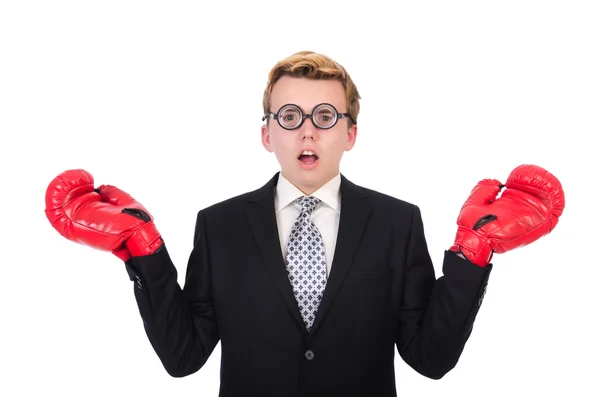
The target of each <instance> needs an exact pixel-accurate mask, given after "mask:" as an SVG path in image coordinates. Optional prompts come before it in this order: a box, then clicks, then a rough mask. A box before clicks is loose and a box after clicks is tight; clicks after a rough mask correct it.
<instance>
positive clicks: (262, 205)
mask: <svg viewBox="0 0 600 397" xmlns="http://www.w3.org/2000/svg"><path fill="white" fill-rule="evenodd" d="M278 179H279V172H277V173H276V174H275V175H274V176H273V178H271V180H270V181H269V182H267V183H266V184H265V185H264V186H263V187H261V188H260V189H258V190H256V191H254V192H253V193H251V194H250V195H249V200H248V206H247V210H246V215H247V217H248V221H249V223H250V228H251V230H252V233H253V235H254V239H255V241H256V244H257V245H258V247H259V250H260V253H261V255H262V257H263V260H264V264H265V267H266V269H267V272H268V273H269V275H270V276H271V279H272V280H273V283H274V284H275V286H276V287H277V289H278V290H279V293H280V294H281V296H282V298H283V300H284V301H285V302H286V304H287V305H288V307H289V309H290V311H291V313H292V315H293V316H294V318H296V320H297V321H298V324H299V325H300V326H301V328H302V329H303V330H305V332H307V333H308V331H306V327H305V326H304V321H303V320H302V315H301V314H300V310H299V309H298V303H297V302H296V298H295V296H294V292H293V289H292V286H291V284H290V281H289V279H288V274H287V269H286V266H285V260H284V258H283V255H282V251H281V244H280V241H279V234H278V230H277V218H276V216H275V197H274V194H275V187H276V186H277V180H278ZM340 190H341V212H340V225H339V230H338V235H337V242H336V248H335V253H334V257H333V263H332V267H331V273H330V275H329V278H328V280H327V285H326V287H325V291H324V294H323V299H322V300H321V303H320V305H319V310H318V311H317V315H316V318H315V321H314V324H313V327H312V328H311V332H310V334H309V335H313V334H314V333H315V331H316V329H317V328H318V327H319V325H320V324H321V322H322V321H323V318H324V317H325V316H326V315H327V311H328V310H329V308H330V307H331V304H332V303H333V301H334V300H335V296H336V295H337V293H338V291H339V289H340V287H341V286H342V284H343V282H344V279H345V277H346V274H347V273H348V270H349V269H350V266H351V264H352V261H353V258H354V255H355V254H356V249H357V248H358V245H359V243H360V239H361V236H362V235H363V232H364V229H365V227H366V225H367V220H368V218H369V214H370V212H371V208H370V206H369V205H368V200H365V199H366V198H367V196H366V194H365V192H364V190H363V189H361V188H360V187H358V186H356V185H354V184H353V183H352V182H350V181H348V180H347V179H346V178H345V177H344V176H343V175H341V184H340Z"/></svg>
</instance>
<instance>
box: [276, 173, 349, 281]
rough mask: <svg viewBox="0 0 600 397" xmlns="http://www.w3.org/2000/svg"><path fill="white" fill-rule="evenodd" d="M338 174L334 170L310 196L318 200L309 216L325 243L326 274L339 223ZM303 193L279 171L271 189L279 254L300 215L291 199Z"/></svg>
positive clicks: (284, 253)
mask: <svg viewBox="0 0 600 397" xmlns="http://www.w3.org/2000/svg"><path fill="white" fill-rule="evenodd" d="M340 182H341V177H340V174H339V173H338V174H337V175H336V176H335V177H334V178H333V179H331V180H330V181H329V182H327V183H326V184H324V185H323V186H321V187H320V188H319V189H318V190H317V191H316V192H314V193H313V194H312V195H311V196H313V197H317V198H318V199H320V200H321V202H320V203H319V205H317V207H316V208H315V209H314V210H313V212H312V213H311V216H310V219H311V220H312V221H313V223H314V224H315V226H316V227H317V228H318V229H319V231H320V232H321V236H322V237H323V243H324V244H325V257H326V259H327V277H328V278H329V274H330V273H331V263H332V262H333V253H334V252H335V243H336V241H337V234H338V226H339V224H340V208H341V194H340ZM301 196H306V195H305V194H304V193H303V192H302V191H301V190H300V189H298V188H297V187H296V186H295V185H293V184H292V183H291V182H290V181H289V180H287V179H286V178H285V177H284V176H283V175H282V174H281V173H280V174H279V179H278V181H277V187H276V189H275V215H276V217H277V229H278V231H279V241H280V242H281V250H282V254H283V258H284V259H285V258H286V256H287V244H288V240H289V238H290V233H291V231H292V227H293V226H294V222H296V219H297V218H298V215H300V210H301V207H300V205H299V204H296V203H295V202H294V200H295V199H297V198H298V197H301Z"/></svg>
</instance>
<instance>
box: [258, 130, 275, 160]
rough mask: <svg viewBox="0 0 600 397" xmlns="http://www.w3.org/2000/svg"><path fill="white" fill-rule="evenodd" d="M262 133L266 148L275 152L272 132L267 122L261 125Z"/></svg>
mask: <svg viewBox="0 0 600 397" xmlns="http://www.w3.org/2000/svg"><path fill="white" fill-rule="evenodd" d="M260 135H261V141H262V144H263V146H264V147H265V149H267V151H269V152H271V153H273V147H272V145H271V133H270V132H269V127H268V126H267V124H264V125H263V126H261V127H260Z"/></svg>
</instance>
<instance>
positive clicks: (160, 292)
mask: <svg viewBox="0 0 600 397" xmlns="http://www.w3.org/2000/svg"><path fill="white" fill-rule="evenodd" d="M125 265H126V269H127V272H128V274H129V276H130V279H131V280H132V281H133V284H134V293H135V298H136V301H137V304H138V308H139V312H140V315H141V317H142V320H143V324H144V329H145V331H146V334H147V336H148V339H149V340H150V343H151V344H152V347H153V348H154V351H155V352H156V354H157V355H158V357H159V358H160V360H161V362H162V364H163V366H164V368H165V370H166V371H167V372H168V373H169V374H170V375H171V376H173V377H183V376H187V375H190V374H192V373H194V372H196V371H198V370H199V369H200V368H202V366H203V365H204V364H205V363H206V361H207V360H208V358H209V356H210V355H211V353H212V351H213V350H214V348H215V346H216V345H217V343H218V341H219V331H218V327H217V320H216V316H215V310H214V300H213V291H212V284H211V270H210V264H209V254H208V244H207V238H206V228H205V221H204V215H203V213H202V211H201V212H199V213H198V217H197V221H196V229H195V235H194V247H193V250H192V253H191V255H190V258H189V262H188V267H187V273H186V279H185V287H184V289H183V290H182V289H181V287H180V286H179V284H178V283H177V270H176V268H175V266H174V265H173V263H172V261H171V258H170V257H169V253H168V252H167V248H166V246H165V245H164V244H163V246H162V247H161V248H160V249H159V250H158V251H157V252H155V253H153V254H152V255H148V256H142V257H133V258H132V259H131V260H129V261H127V262H126V264H125Z"/></svg>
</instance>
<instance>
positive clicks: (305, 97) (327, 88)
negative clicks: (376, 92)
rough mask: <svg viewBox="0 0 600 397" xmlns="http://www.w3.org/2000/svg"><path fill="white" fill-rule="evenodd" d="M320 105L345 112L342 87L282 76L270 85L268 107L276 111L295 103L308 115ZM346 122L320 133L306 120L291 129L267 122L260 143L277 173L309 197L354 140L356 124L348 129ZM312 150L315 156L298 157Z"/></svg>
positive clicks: (333, 172) (330, 82) (333, 82)
mask: <svg viewBox="0 0 600 397" xmlns="http://www.w3.org/2000/svg"><path fill="white" fill-rule="evenodd" d="M321 103H329V104H331V105H333V106H334V107H335V108H336V109H337V111H338V112H339V113H346V112H347V111H348V109H347V108H346V96H345V93H344V87H343V85H342V83H341V82H339V81H337V80H310V79H306V78H296V77H289V76H283V77H281V78H280V79H279V80H278V81H277V82H276V83H275V85H274V86H273V91H272V92H271V108H270V109H269V111H271V112H273V113H277V111H278V110H279V109H280V108H281V107H282V106H283V105H286V104H295V105H297V106H298V107H300V109H302V113H304V114H311V113H312V111H313V109H314V108H315V106H317V105H318V104H321ZM349 123H350V120H349V119H347V118H341V119H339V120H338V121H337V124H335V126H333V128H330V129H326V130H322V129H319V128H317V127H315V125H314V124H313V123H312V122H311V120H310V119H306V120H304V123H303V124H302V125H301V126H300V127H299V128H297V129H295V130H286V129H284V128H282V127H281V126H280V125H279V123H277V120H275V119H270V120H269V121H268V126H267V125H263V126H262V143H263V146H264V147H265V149H267V150H268V151H269V152H274V153H275V157H277V161H279V164H280V165H281V173H282V175H283V176H284V177H286V178H287V179H288V180H289V181H290V182H292V183H293V184H294V185H295V186H296V187H298V188H299V189H300V190H302V192H304V194H306V195H310V194H312V193H313V192H314V191H315V190H317V189H319V188H320V187H321V186H323V185H324V184H325V183H327V182H328V181H330V180H331V179H332V178H333V177H334V176H336V175H337V174H338V172H339V167H340V161H341V159H342V155H343V154H344V151H349V150H350V149H352V147H353V146H354V142H355V140H356V125H354V126H353V127H352V128H348V124H349ZM304 150H312V151H313V152H314V153H315V154H316V158H315V156H302V157H301V156H300V155H301V154H302V152H303V151H304Z"/></svg>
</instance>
